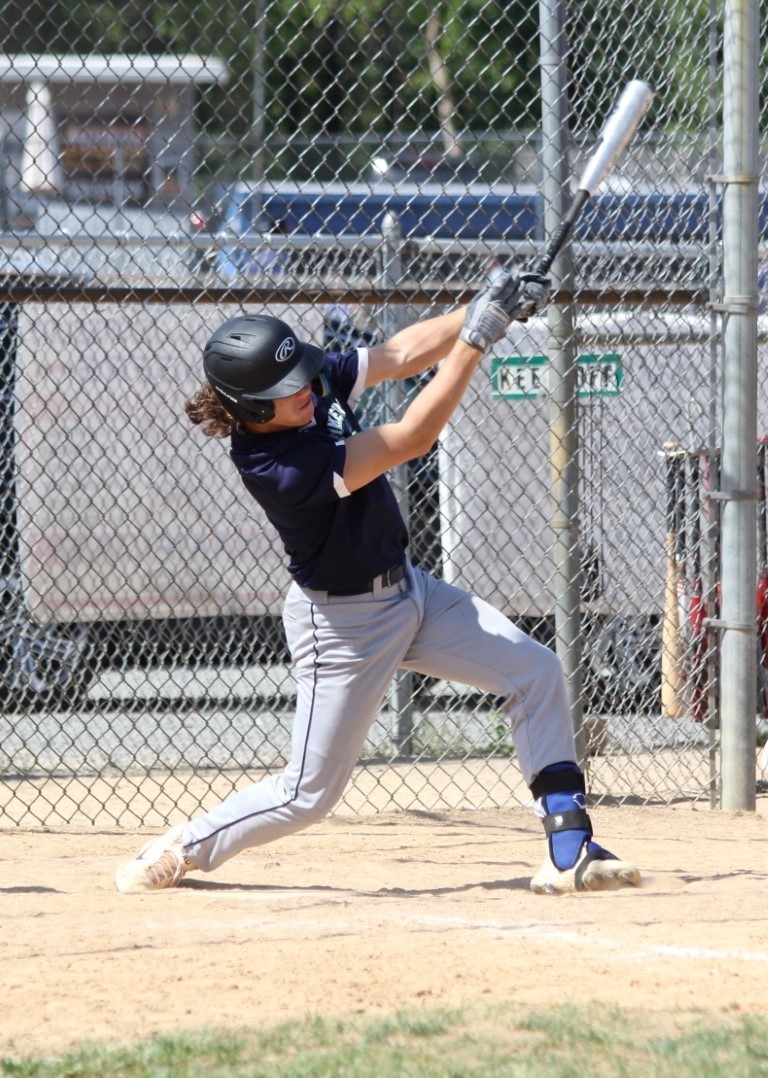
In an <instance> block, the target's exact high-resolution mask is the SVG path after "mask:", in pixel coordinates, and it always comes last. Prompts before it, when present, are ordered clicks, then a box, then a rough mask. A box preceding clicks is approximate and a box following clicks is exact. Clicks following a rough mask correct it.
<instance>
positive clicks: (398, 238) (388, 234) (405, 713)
mask: <svg viewBox="0 0 768 1078" xmlns="http://www.w3.org/2000/svg"><path fill="white" fill-rule="evenodd" d="M381 234H382V265H381V277H382V282H381V283H382V286H383V287H384V288H397V287H398V286H399V285H400V284H401V281H402V275H403V267H402V258H401V254H402V246H403V232H402V229H401V227H400V221H399V219H398V217H397V215H396V214H394V213H386V214H385V215H384V219H383V221H382V225H381ZM382 322H383V328H384V333H385V336H386V337H391V336H392V334H393V333H396V332H397V330H398V329H399V328H400V322H401V310H400V307H399V306H397V305H395V304H389V305H388V306H387V307H385V309H384V314H383V319H382ZM406 396H407V391H406V387H405V384H404V383H403V382H399V381H397V382H395V381H390V382H387V383H386V385H385V386H384V393H383V404H384V418H385V420H391V419H394V418H395V416H397V415H398V414H399V412H400V410H401V409H402V407H403V405H404V404H405V400H406ZM389 478H390V482H391V484H392V489H393V490H394V492H395V497H396V498H397V502H398V505H399V506H400V512H401V513H402V516H403V520H404V521H405V523H406V526H409V525H410V497H409V492H408V465H407V464H401V465H400V466H399V467H397V468H393V469H392V471H391V472H390V473H389ZM390 706H391V707H392V710H393V711H394V712H395V714H396V715H397V746H398V749H399V751H400V753H401V754H402V755H403V756H411V755H412V754H413V676H412V674H411V673H410V671H408V670H398V671H397V673H396V674H395V677H394V680H393V682H392V688H391V691H390Z"/></svg>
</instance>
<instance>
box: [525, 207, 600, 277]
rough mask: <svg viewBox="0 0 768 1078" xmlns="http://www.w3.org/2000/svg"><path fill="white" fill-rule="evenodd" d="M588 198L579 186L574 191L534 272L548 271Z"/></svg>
mask: <svg viewBox="0 0 768 1078" xmlns="http://www.w3.org/2000/svg"><path fill="white" fill-rule="evenodd" d="M588 199H589V191H587V190H585V189H584V188H581V189H580V190H578V191H577V192H576V195H575V196H574V199H573V202H572V203H571V205H570V207H569V208H568V212H567V213H566V215H565V217H563V219H562V221H561V222H560V224H559V225H558V227H557V230H556V232H555V234H554V236H553V237H552V240H551V242H550V244H549V247H547V249H546V251H545V252H544V254H543V255H542V256H541V258H540V259H539V261H538V262H537V263H536V265H535V267H534V271H535V272H536V273H541V274H542V275H543V276H546V275H547V273H549V270H550V267H551V265H552V263H553V262H554V261H555V258H556V257H557V254H558V252H559V250H560V248H561V247H562V246H563V244H564V243H565V241H566V240H567V239H568V236H569V235H570V232H571V229H572V228H573V226H574V225H575V224H576V221H577V219H578V217H579V214H580V213H581V211H582V210H583V208H584V206H585V204H586V202H587V200H588Z"/></svg>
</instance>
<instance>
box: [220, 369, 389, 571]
mask: <svg viewBox="0 0 768 1078" xmlns="http://www.w3.org/2000/svg"><path fill="white" fill-rule="evenodd" d="M367 366H368V353H367V350H366V349H356V350H355V351H352V352H345V353H343V354H334V353H328V356H327V361H326V366H325V374H326V375H327V377H328V381H329V383H330V386H331V391H330V393H329V394H328V395H327V396H324V397H315V398H314V402H315V414H314V420H313V422H312V423H310V424H308V425H307V426H306V427H302V428H300V429H297V430H289V431H280V432H278V433H274V434H269V433H266V434H233V435H232V445H231V450H230V455H231V457H232V459H233V461H234V462H235V465H236V466H237V469H238V471H239V472H240V475H241V477H242V480H243V482H244V483H245V486H246V488H247V490H248V491H249V492H250V493H251V494H252V495H253V497H254V498H255V499H256V500H257V502H258V503H259V505H260V506H261V507H262V508H263V509H264V511H265V513H266V514H267V517H268V518H269V520H270V521H271V522H272V524H273V525H274V526H275V528H276V529H277V531H278V533H279V535H280V538H281V540H282V542H283V546H284V547H285V551H286V553H287V555H288V559H289V563H288V568H289V570H290V572H291V573H292V574H293V576H294V578H295V579H296V581H297V582H298V583H299V584H301V585H302V587H306V588H316V589H318V590H321V591H343V592H351V591H365V590H366V589H367V587H368V586H369V585H370V582H371V581H372V580H373V579H374V577H377V576H378V575H379V574H380V573H383V572H384V571H385V570H387V569H391V568H392V567H393V566H395V565H399V564H400V563H401V562H402V560H403V557H404V552H405V548H406V546H407V544H408V532H407V529H406V527H405V524H404V522H403V518H402V516H401V514H400V510H399V508H398V505H397V500H396V498H395V496H394V494H393V492H392V488H391V487H390V485H389V482H388V480H387V479H386V477H385V476H379V477H378V478H377V479H374V480H373V481H372V482H371V483H368V484H367V485H366V486H364V487H361V488H360V489H359V490H356V491H353V492H352V493H350V492H349V491H348V490H347V488H346V487H345V486H344V479H343V476H344V463H345V460H346V445H345V439H346V438H349V437H352V436H353V435H354V434H355V433H356V432H357V431H359V430H360V429H361V428H360V424H359V422H358V420H357V417H356V416H355V414H354V411H353V408H354V406H355V404H356V403H357V401H358V400H359V397H360V395H361V393H362V391H363V388H364V385H365V375H366V371H367Z"/></svg>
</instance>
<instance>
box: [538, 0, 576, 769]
mask: <svg viewBox="0 0 768 1078" xmlns="http://www.w3.org/2000/svg"><path fill="white" fill-rule="evenodd" d="M539 18H540V35H541V105H542V132H543V136H544V137H543V146H542V162H543V166H544V182H543V193H544V220H545V223H546V228H547V232H548V234H549V235H552V234H553V233H554V232H555V230H556V229H557V227H558V225H559V224H560V222H561V220H562V218H563V215H564V214H565V211H566V208H567V207H566V205H565V197H566V194H567V192H568V181H569V178H570V174H569V173H570V170H569V163H568V97H567V90H566V86H567V65H566V59H565V57H566V41H565V33H564V30H563V27H564V23H565V4H564V3H563V2H562V0H542V2H541V4H540V8H539ZM550 275H551V278H552V285H553V288H554V289H555V290H558V289H563V290H566V291H569V292H572V291H573V257H572V255H571V252H570V249H569V246H568V245H566V247H565V248H564V249H563V250H562V251H561V252H560V254H559V255H558V256H557V258H556V259H555V261H554V262H553V264H552V269H551V274H550ZM547 317H548V325H549V339H548V345H547V350H548V354H549V372H550V382H549V430H550V454H551V458H550V464H551V470H552V488H551V495H552V530H553V542H554V561H555V582H554V598H555V637H556V647H557V654H558V656H559V657H560V661H561V662H562V664H563V670H564V672H565V677H566V680H567V682H568V688H569V691H570V697H571V708H572V712H573V723H574V731H575V734H576V750H577V753H578V756H579V759H580V760H581V761H582V762H586V761H587V752H586V738H585V733H584V729H583V706H584V705H583V699H582V677H581V605H580V604H581V596H580V590H581V589H580V580H581V558H580V552H579V460H578V452H579V436H578V426H577V410H576V409H577V384H576V363H575V349H574V326H573V308H572V306H571V305H564V304H552V305H551V306H550V308H549V311H548V314H547Z"/></svg>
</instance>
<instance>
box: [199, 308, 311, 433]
mask: <svg viewBox="0 0 768 1078" xmlns="http://www.w3.org/2000/svg"><path fill="white" fill-rule="evenodd" d="M324 366H325V352H323V350H322V349H321V348H316V347H315V346H314V345H312V344H307V343H306V342H304V341H299V340H297V338H296V336H295V335H294V333H293V330H292V329H290V327H289V326H287V325H286V324H285V322H282V321H281V320H280V319H279V318H273V317H272V316H271V315H266V314H242V315H238V316H237V317H236V318H229V319H227V321H226V322H224V323H222V325H220V326H219V328H218V329H217V330H216V331H215V332H214V333H213V334H211V337H210V338H209V340H208V343H207V344H206V346H205V348H204V350H203V369H204V370H205V377H206V378H207V379H208V382H209V383H210V385H211V387H212V388H213V390H214V392H215V393H216V396H217V397H218V398H219V400H220V401H221V403H222V404H223V405H224V407H225V408H226V409H227V411H228V412H229V413H230V415H232V416H234V418H235V419H239V420H240V421H241V422H243V423H268V422H269V420H270V419H272V417H273V416H274V414H275V406H274V404H273V401H275V400H277V399H278V398H280V397H290V396H291V394H292V393H297V392H298V391H299V390H300V389H303V388H304V386H305V385H307V384H308V383H309V382H311V381H312V380H313V379H314V378H316V377H317V376H318V375H319V374H320V372H321V371H322V369H323V367H324Z"/></svg>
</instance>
